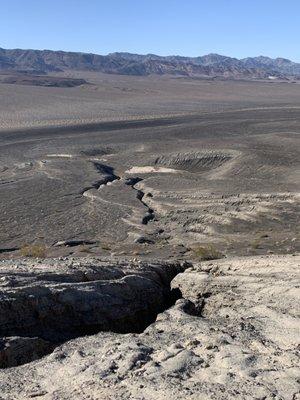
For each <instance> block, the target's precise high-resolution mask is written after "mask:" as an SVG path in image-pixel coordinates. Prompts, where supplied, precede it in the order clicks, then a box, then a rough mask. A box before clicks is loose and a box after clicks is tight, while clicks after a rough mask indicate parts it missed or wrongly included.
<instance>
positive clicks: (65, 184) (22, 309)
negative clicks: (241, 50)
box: [0, 72, 300, 400]
mask: <svg viewBox="0 0 300 400" xmlns="http://www.w3.org/2000/svg"><path fill="white" fill-rule="evenodd" d="M72 76H73V77H75V78H76V77H82V73H79V72H78V73H76V74H75V73H73V75H72ZM84 78H85V79H86V80H87V81H88V84H84V85H81V86H79V87H76V88H52V87H51V88H50V87H36V86H22V85H15V84H1V83H0V104H1V108H0V367H2V369H0V399H1V400H4V399H5V400H8V399H9V400H13V399H30V398H38V399H43V400H44V399H45V400H50V399H51V400H54V399H57V400H58V399H60V400H61V399H69V400H71V399H93V400H98V399H99V400H100V399H101V400H106V399H124V400H125V399H133V400H143V399H144V400H150V399H151V400H152V399H170V398H171V397H174V398H177V399H193V400H196V399H197V400H198V399H199V400H202V399H230V398H237V399H249V400H250V399H261V400H263V399H277V400H279V399H284V400H285V399H290V400H296V399H299V398H300V397H299V396H300V395H299V383H300V381H299V368H298V364H299V359H298V354H297V350H299V347H297V345H298V344H297V341H299V336H300V330H299V298H300V296H299V255H298V254H299V249H300V245H299V243H300V241H299V204H300V203H299V187H300V174H299V171H300V146H299V133H300V85H299V84H296V83H287V82H282V83H271V82H246V81H226V80H200V79H192V78H172V77H156V78H154V77H129V76H127V77H125V76H124V77H122V76H113V75H105V74H102V75H101V74H93V73H89V74H87V73H86V74H85V76H84ZM30 252H32V253H33V254H30ZM34 252H37V253H42V256H43V258H39V259H37V258H34V257H25V256H28V255H29V256H31V255H33V256H34V255H35V254H34ZM215 258H216V259H217V260H213V259H215ZM1 337H2V339H1ZM70 382H72V383H73V384H70ZM297 396H298V397H297Z"/></svg>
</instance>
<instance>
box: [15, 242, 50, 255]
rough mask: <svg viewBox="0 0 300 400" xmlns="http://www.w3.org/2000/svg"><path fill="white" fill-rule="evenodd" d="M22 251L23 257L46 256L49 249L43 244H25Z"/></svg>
mask: <svg viewBox="0 0 300 400" xmlns="http://www.w3.org/2000/svg"><path fill="white" fill-rule="evenodd" d="M20 252H21V255H22V256H23V257H34V258H45V257H46V253H47V249H46V246H45V245H43V244H25V245H24V246H22V247H21V250H20Z"/></svg>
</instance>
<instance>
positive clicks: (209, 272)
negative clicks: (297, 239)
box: [0, 256, 300, 400]
mask: <svg viewBox="0 0 300 400" xmlns="http://www.w3.org/2000/svg"><path fill="white" fill-rule="evenodd" d="M299 261H300V257H299V256H261V257H244V258H235V259H225V260H218V261H212V262H205V263H202V264H201V265H194V266H187V265H185V266H184V265H174V264H166V263H155V264H149V265H146V264H145V263H144V264H143V265H140V266H138V264H137V263H136V264H134V263H133V264H132V265H130V263H127V264H126V262H124V263H121V265H120V264H119V265H117V266H116V265H112V263H107V264H105V263H103V262H100V261H96V260H93V261H91V260H89V261H87V260H85V261H81V263H82V264H81V266H80V267H79V266H78V267H77V266H75V268H74V270H75V271H76V273H71V272H70V273H67V270H69V269H70V271H71V270H72V268H73V267H74V261H73V267H70V266H67V265H68V263H70V260H66V261H64V262H63V264H64V266H63V268H62V269H61V270H58V269H56V271H55V268H57V267H59V262H58V261H50V262H49V263H50V264H52V265H51V266H49V265H48V266H47V264H46V263H45V265H43V264H40V265H36V266H35V268H37V270H36V273H37V274H35V273H34V272H33V269H32V270H31V271H32V274H31V275H30V273H29V272H30V268H31V267H30V265H29V264H28V263H26V264H24V265H23V267H21V270H20V272H19V273H14V274H13V271H14V268H15V270H17V269H18V267H17V265H18V262H16V261H14V262H4V263H2V271H3V270H4V271H5V275H6V276H9V277H10V279H11V277H12V276H14V277H15V279H16V280H17V281H18V283H17V284H16V285H15V286H13V284H12V283H10V286H8V285H7V286H5V285H4V288H2V301H1V306H3V304H4V303H5V301H8V302H10V303H11V304H12V301H11V299H12V297H13V296H15V297H18V296H20V295H21V294H23V293H24V290H25V288H26V290H27V293H28V294H29V293H30V292H31V293H35V292H36V288H37V286H43V287H48V290H50V291H52V293H57V291H61V292H62V293H64V296H63V297H58V299H59V300H60V306H61V299H62V298H65V299H66V298H68V304H69V305H70V310H71V312H72V310H76V311H78V315H79V316H80V315H83V314H84V313H83V312H82V311H81V306H80V304H81V303H80V302H78V301H77V302H76V301H74V299H77V300H78V296H77V295H76V294H74V293H75V292H76V291H77V287H78V286H80V285H83V287H85V290H86V292H92V293H93V292H95V293H96V292H97V293H98V295H99V296H100V295H101V293H102V294H104V293H105V295H103V296H102V308H101V307H100V303H98V306H97V307H96V308H98V309H99V312H100V315H101V313H102V316H103V310H104V309H106V308H107V306H108V304H115V306H114V307H111V308H109V310H107V312H108V313H109V312H110V310H111V311H112V310H114V312H115V313H118V310H120V309H122V304H123V305H124V304H127V305H128V307H127V312H128V310H132V309H134V310H136V309H138V308H139V309H140V308H141V305H142V304H144V309H145V308H148V309H149V307H150V306H149V302H152V300H151V293H152V291H151V290H150V289H149V287H150V286H151V285H152V289H153V288H155V289H153V291H156V293H157V294H156V297H157V299H159V298H161V296H160V293H161V290H160V289H157V286H158V287H163V288H165V287H166V288H167V289H163V290H162V292H163V291H164V290H167V293H168V295H167V297H169V299H170V293H172V292H171V289H174V290H176V293H177V294H178V293H179V291H180V292H181V294H182V298H180V299H178V300H177V302H176V304H175V305H174V306H172V307H170V308H168V309H166V310H165V311H164V312H162V313H160V314H159V315H158V316H157V319H156V321H155V323H152V324H151V325H149V326H148V328H146V329H145V330H144V331H143V332H141V330H140V333H126V334H121V333H116V332H115V333H113V332H99V333H98V334H95V335H91V336H84V337H81V338H77V339H74V340H71V341H68V342H66V343H65V344H62V345H60V346H58V347H56V348H55V350H54V351H53V353H52V354H50V355H48V356H46V357H44V358H42V359H40V360H39V361H34V362H31V363H30V364H26V365H23V366H19V367H17V368H10V369H2V370H1V371H0V398H1V400H4V399H5V400H7V399H30V398H35V397H36V398H42V399H47V400H49V399H52V400H54V399H63V400H64V399H94V400H96V399H97V400H98V399H99V400H100V399H101V400H102V399H105V400H106V399H130V400H132V399H134V400H138V399H139V400H141V399H147V400H148V399H149V400H150V399H151V400H152V399H170V398H176V399H193V400H195V399H231V398H236V399H277V400H279V399H297V398H298V397H297V396H298V394H297V393H298V391H299V372H300V371H299V359H298V358H297V356H298V355H297V341H298V339H299V309H300V308H299V298H300V296H299ZM97 263H98V264H97ZM84 264H85V265H84ZM185 268H186V269H185ZM43 269H44V273H43ZM80 270H82V273H83V274H84V276H87V279H86V282H84V283H78V280H79V281H80V282H82V280H83V279H82V276H83V275H82V274H81V272H80ZM21 271H23V276H24V274H25V275H26V279H25V281H23V284H22V282H21V278H22V273H21ZM100 271H102V272H101V273H102V275H101V274H100ZM180 271H181V272H180ZM178 272H180V273H179V274H178ZM42 274H44V275H43V277H42ZM80 274H81V275H80ZM99 274H100V275H99ZM38 275H39V278H38V279H36V278H35V276H38ZM79 275H80V278H79V279H78V276H79ZM57 276H59V279H58V278H57ZM62 276H64V278H63V279H62ZM75 276H77V278H76V279H75V278H74V277H75ZM128 277H130V279H129V281H127V279H128ZM173 277H174V279H173V280H172V278H173ZM50 278H51V279H50ZM55 280H56V283H54V282H55ZM170 280H172V282H171V287H170V286H169V282H170ZM38 281H39V282H40V283H39V284H37V283H36V282H38ZM49 281H51V283H49ZM99 281H102V284H103V285H104V287H105V285H106V287H107V289H106V290H105V291H103V289H99V286H97V285H98V284H99V283H98V284H95V286H94V288H96V287H98V289H97V290H93V289H91V287H90V286H89V285H90V284H91V282H99ZM103 281H105V282H106V283H105V284H104V283H103ZM124 281H125V282H128V285H129V286H130V288H128V291H126V285H127V283H126V284H124V289H125V291H121V290H119V289H120V287H117V288H116V286H115V285H116V282H124ZM137 281H139V282H140V284H139V285H138V286H136V283H134V282H137ZM145 281H146V282H147V283H146V282H145ZM2 282H3V281H2ZM41 282H43V283H42V284H41ZM46 282H48V283H46ZM62 282H64V283H62ZM141 282H143V284H141ZM165 284H166V286H165ZM84 285H85V286H84ZM66 286H68V287H69V288H72V291H67V292H66ZM109 287H110V289H108V288H109ZM137 287H138V288H140V289H141V291H142V292H143V295H142V294H141V292H140V291H139V289H138V288H137ZM66 293H67V294H66ZM124 293H125V294H124ZM93 296H94V295H92V297H93ZM106 296H108V297H109V298H110V300H109V302H106V300H105V299H106ZM88 297H89V296H88ZM88 297H86V299H87V298H88ZM125 297H126V300H124V298H125ZM162 297H163V296H162ZM178 297H179V296H178ZM46 298H48V297H47V296H46ZM134 298H136V299H137V300H134ZM141 298H143V300H142V301H141ZM120 299H122V300H120ZM152 299H153V297H152ZM93 301H94V300H93ZM158 301H159V300H158ZM173 301H174V299H173ZM112 302H113V303H112ZM132 302H133V303H134V304H132ZM86 304H87V305H88V306H87V307H89V309H88V310H86V314H89V315H90V318H92V316H93V315H94V313H95V310H96V309H95V307H91V302H89V301H87V302H86ZM105 304H106V305H105ZM119 305H121V308H120V307H119ZM103 306H104V307H103ZM151 307H153V306H151ZM160 307H161V306H157V307H156V308H155V307H154V308H155V309H156V310H159V308H160ZM164 307H165V308H166V303H164ZM122 313H123V315H124V313H125V314H126V311H125V307H124V308H123V310H122ZM129 314H130V311H129ZM47 315H48V312H46V313H45V318H46V319H47ZM78 318H79V317H78ZM94 318H95V317H94ZM102 318H103V317H102ZM114 318H115V316H114V315H113V313H111V319H112V320H113V319H114ZM2 321H3V319H2ZM70 321H71V319H69V323H70ZM98 322H99V321H98ZM15 324H17V321H15ZM58 325H59V324H57V326H58ZM71 325H72V324H71ZM75 325H76V324H75ZM1 326H3V322H2V325H1ZM10 329H11V332H12V331H13V328H12V325H11V328H10ZM124 331H126V330H124ZM127 332H129V329H128V330H127Z"/></svg>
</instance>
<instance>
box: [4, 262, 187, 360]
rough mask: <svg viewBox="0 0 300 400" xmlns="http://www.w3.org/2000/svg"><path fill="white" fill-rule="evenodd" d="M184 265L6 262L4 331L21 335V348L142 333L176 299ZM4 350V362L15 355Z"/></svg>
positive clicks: (15, 343)
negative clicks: (175, 285)
mask: <svg viewBox="0 0 300 400" xmlns="http://www.w3.org/2000/svg"><path fill="white" fill-rule="evenodd" d="M184 268H185V264H180V263H172V264H170V263H150V264H149V263H147V264H145V263H133V262H123V263H122V262H120V263H118V262H116V261H115V262H109V261H106V262H105V261H99V260H96V259H95V260H93V259H90V260H85V261H84V260H83V261H80V262H79V261H78V262H76V261H73V260H66V261H57V260H56V261H52V262H43V263H40V264H38V263H35V262H32V261H26V262H25V261H23V262H22V261H20V262H15V263H7V264H5V265H3V264H2V265H1V269H0V274H1V276H2V277H1V281H0V288H1V291H0V336H2V337H11V336H17V337H19V339H18V340H17V341H16V340H14V341H11V340H10V345H9V349H10V352H13V351H14V348H17V350H18V352H19V347H20V346H24V348H27V349H30V346H31V347H34V346H35V344H34V343H37V344H38V346H37V347H39V346H41V344H44V341H47V342H50V343H52V344H58V343H61V342H63V341H65V340H68V339H70V338H75V337H77V336H83V335H87V334H92V333H97V332H99V331H115V332H122V333H126V332H141V331H143V330H144V329H145V328H146V327H147V326H148V325H149V324H150V323H151V322H153V321H154V320H155V318H156V315H157V314H158V313H159V312H161V311H163V310H164V309H165V308H166V307H169V306H170V305H171V304H172V302H173V301H175V300H176V298H174V297H173V296H174V293H175V297H176V291H173V292H171V289H170V282H171V280H172V279H173V278H174V276H175V275H176V274H177V273H179V272H180V271H183V270H184ZM22 338H23V339H22ZM37 338H38V339H37ZM39 339H42V341H39ZM22 340H23V342H22ZM36 340H38V342H36ZM5 346H6V345H4V347H5ZM28 346H29V347H28ZM42 347H43V346H42ZM5 348H6V347H5ZM3 351H4V353H3V357H2V362H1V357H0V367H1V366H5V365H6V364H9V359H10V358H12V359H13V356H12V355H11V354H10V355H9V357H7V356H6V355H7V349H6V350H3ZM28 351H30V350H28ZM28 351H27V350H25V351H24V352H25V353H26V352H28ZM38 353H39V351H38ZM17 358H18V356H16V359H17ZM20 359H21V360H22V359H24V360H26V357H25V356H24V357H23V358H20ZM31 359H34V358H29V359H28V360H29V361H30V360H31ZM28 360H27V361H28ZM13 363H14V361H13Z"/></svg>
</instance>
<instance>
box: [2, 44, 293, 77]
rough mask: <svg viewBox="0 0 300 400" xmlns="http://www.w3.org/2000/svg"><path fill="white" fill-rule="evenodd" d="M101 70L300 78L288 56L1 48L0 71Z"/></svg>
mask: <svg viewBox="0 0 300 400" xmlns="http://www.w3.org/2000/svg"><path fill="white" fill-rule="evenodd" d="M70 70H83V71H99V72H104V73H109V74H122V75H139V76H144V75H150V74H156V75H165V74H171V75H179V76H180V75H181V76H190V77H222V78H233V79H244V78H246V79H266V78H269V79H276V78H278V79H300V63H294V62H292V61H290V60H287V59H285V58H276V59H272V58H269V57H263V56H260V57H249V58H244V59H241V60H239V59H237V58H232V57H226V56H221V55H219V54H208V55H205V56H201V57H181V56H167V57H162V56H157V55H155V54H147V55H139V54H130V53H111V54H108V55H106V56H102V55H97V54H87V53H75V52H65V51H50V50H21V49H15V50H6V49H2V48H0V72H1V71H2V73H3V72H11V71H15V72H17V71H18V72H22V73H24V72H26V73H33V74H49V73H51V72H52V73H53V72H59V71H70Z"/></svg>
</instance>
